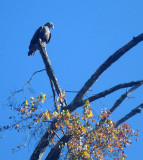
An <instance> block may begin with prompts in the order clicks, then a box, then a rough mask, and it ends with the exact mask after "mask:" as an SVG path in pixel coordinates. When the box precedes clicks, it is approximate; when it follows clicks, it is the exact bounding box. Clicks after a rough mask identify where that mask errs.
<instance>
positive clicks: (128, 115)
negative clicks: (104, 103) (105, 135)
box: [115, 103, 143, 127]
mask: <svg viewBox="0 0 143 160" xmlns="http://www.w3.org/2000/svg"><path fill="white" fill-rule="evenodd" d="M142 109H143V103H142V104H140V105H139V106H138V107H136V108H135V109H133V110H131V112H130V113H128V114H127V115H126V116H125V117H123V118H121V119H120V120H119V121H117V123H116V126H115V127H118V126H119V125H120V124H121V123H124V122H125V121H127V120H128V119H129V118H131V117H133V116H134V115H136V114H137V113H141V111H142Z"/></svg>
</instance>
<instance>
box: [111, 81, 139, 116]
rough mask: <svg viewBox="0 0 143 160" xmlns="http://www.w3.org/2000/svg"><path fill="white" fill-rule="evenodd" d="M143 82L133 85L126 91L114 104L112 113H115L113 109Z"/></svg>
mask: <svg viewBox="0 0 143 160" xmlns="http://www.w3.org/2000/svg"><path fill="white" fill-rule="evenodd" d="M141 85H142V84H138V85H135V86H134V87H132V88H131V89H130V90H129V91H127V92H126V93H124V94H123V95H122V96H121V97H120V98H119V99H118V100H117V101H116V102H115V104H114V106H113V107H112V108H111V109H110V113H113V111H114V110H115V109H116V108H117V107H118V106H119V105H120V104H121V103H122V102H123V101H124V100H125V98H127V97H128V96H129V94H131V93H132V92H133V91H134V90H136V89H137V88H138V87H140V86H141Z"/></svg>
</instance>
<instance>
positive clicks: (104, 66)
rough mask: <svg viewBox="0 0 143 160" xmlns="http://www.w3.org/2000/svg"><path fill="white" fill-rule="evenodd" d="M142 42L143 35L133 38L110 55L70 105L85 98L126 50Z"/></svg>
mask: <svg viewBox="0 0 143 160" xmlns="http://www.w3.org/2000/svg"><path fill="white" fill-rule="evenodd" d="M142 40H143V33H142V34H140V35H139V36H137V37H134V38H133V40H131V41H130V42H129V43H127V44H126V45H125V46H123V47H122V48H120V49H119V50H118V51H116V52H115V53H114V54H112V55H111V56H110V57H109V58H108V59H107V60H106V61H105V62H104V63H103V64H102V65H101V66H100V67H99V68H98V69H97V70H96V72H95V73H94V74H93V75H92V76H91V78H90V79H88V80H87V82H86V83H85V84H84V86H83V87H82V88H81V90H80V91H79V92H78V94H77V95H76V96H75V98H74V100H73V102H72V103H76V102H78V101H81V100H82V98H83V97H84V96H85V94H86V93H87V91H88V90H89V89H90V88H91V87H92V85H93V84H94V83H95V82H96V81H97V80H98V78H99V77H100V76H101V75H102V73H103V72H104V71H105V70H106V69H107V68H109V67H110V66H111V65H112V64H113V63H114V62H116V61H117V60H118V59H119V58H120V57H121V56H123V55H124V54H125V53H126V52H127V51H128V50H130V49H131V48H133V47H134V46H136V45H137V44H138V43H139V42H141V41H142Z"/></svg>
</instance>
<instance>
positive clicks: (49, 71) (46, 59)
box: [39, 42, 61, 95]
mask: <svg viewBox="0 0 143 160" xmlns="http://www.w3.org/2000/svg"><path fill="white" fill-rule="evenodd" d="M39 43H40V44H39V49H40V53H41V56H42V59H43V61H44V64H45V67H46V71H47V74H48V77H49V79H50V80H52V81H53V83H54V86H55V89H56V92H57V94H58V95H59V94H60V91H61V88H60V86H59V83H58V80H57V78H56V76H55V74H54V71H53V69H52V66H51V62H50V59H49V57H48V55H47V52H46V48H45V47H43V46H42V44H41V42H39Z"/></svg>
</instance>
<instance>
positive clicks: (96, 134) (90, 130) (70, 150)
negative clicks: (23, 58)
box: [1, 91, 138, 160]
mask: <svg viewBox="0 0 143 160" xmlns="http://www.w3.org/2000/svg"><path fill="white" fill-rule="evenodd" d="M64 97H65V92H64V91H61V93H60V94H59V97H58V99H57V101H56V110H55V111H52V110H45V111H41V110H40V105H41V104H42V103H44V102H45V100H46V95H45V94H42V93H41V94H40V96H39V97H31V98H30V99H29V100H25V101H24V102H23V103H22V104H20V105H18V107H17V108H15V110H16V111H17V112H18V114H19V116H20V121H19V122H18V123H16V124H13V125H11V126H10V125H8V126H4V127H3V128H1V130H3V129H9V128H15V129H16V130H17V132H19V131H20V127H21V122H22V121H27V120H28V119H29V120H30V121H29V123H28V125H27V128H28V129H29V130H30V129H32V128H34V126H35V125H43V124H44V125H48V124H47V123H50V122H52V120H54V119H56V120H57V122H56V123H55V127H56V128H57V130H56V131H54V130H53V131H52V132H56V136H55V138H54V139H53V140H51V142H50V144H51V146H54V145H55V144H56V143H57V142H58V140H59V139H60V137H62V136H64V135H68V136H69V137H70V138H69V141H68V142H65V143H62V145H61V147H62V148H63V149H62V153H61V156H66V158H67V159H70V160H73V159H74V160H76V159H77V160H78V159H79V158H81V159H89V160H90V159H91V160H93V159H100V160H103V159H104V158H105V157H108V156H109V157H112V159H114V160H118V159H120V160H124V159H125V158H126V155H125V153H124V148H126V146H127V145H130V144H131V136H138V133H137V132H135V131H134V130H132V129H131V128H130V126H129V125H128V124H123V125H121V126H118V127H116V123H115V122H113V121H112V120H111V119H109V116H110V112H109V111H108V110H107V111H106V110H104V111H101V114H100V116H99V117H100V118H95V116H94V114H93V111H92V107H91V105H90V102H89V100H87V101H86V103H85V104H84V106H83V111H82V113H77V112H74V113H72V114H71V113H70V112H69V111H68V110H62V111H61V103H62V102H63V101H64ZM10 107H11V109H13V106H12V104H11V105H10ZM10 119H12V117H10ZM34 134H36V132H35V133H34ZM17 148H21V146H20V145H18V146H17ZM65 150H66V152H67V153H65ZM13 152H14V149H13Z"/></svg>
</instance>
